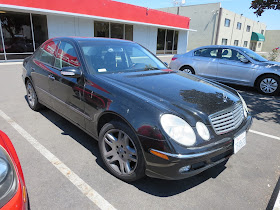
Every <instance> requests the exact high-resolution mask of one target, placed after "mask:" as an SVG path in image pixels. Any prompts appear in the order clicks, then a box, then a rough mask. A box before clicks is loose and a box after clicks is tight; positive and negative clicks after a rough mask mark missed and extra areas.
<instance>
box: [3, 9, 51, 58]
mask: <svg viewBox="0 0 280 210" xmlns="http://www.w3.org/2000/svg"><path fill="white" fill-rule="evenodd" d="M0 20H1V24H0V32H1V36H0V60H11V59H24V58H26V57H28V56H30V55H32V53H33V52H34V49H36V48H37V47H38V46H39V45H40V44H42V43H43V42H44V41H46V40H47V39H48V32H47V19H46V16H44V15H33V16H32V15H31V14H30V13H19V12H8V11H2V13H0ZM34 44H35V46H34Z"/></svg>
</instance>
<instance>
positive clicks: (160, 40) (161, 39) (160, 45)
mask: <svg viewBox="0 0 280 210" xmlns="http://www.w3.org/2000/svg"><path fill="white" fill-rule="evenodd" d="M165 32H166V30H164V29H158V35H157V54H164V43H165Z"/></svg>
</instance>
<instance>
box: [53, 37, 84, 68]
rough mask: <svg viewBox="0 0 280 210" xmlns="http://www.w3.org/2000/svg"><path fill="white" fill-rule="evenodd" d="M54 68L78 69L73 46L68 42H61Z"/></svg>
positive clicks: (78, 64)
mask: <svg viewBox="0 0 280 210" xmlns="http://www.w3.org/2000/svg"><path fill="white" fill-rule="evenodd" d="M54 66H55V67H57V68H59V69H61V68H63V67H69V66H74V67H79V66H80V63H79V61H78V57H77V53H76V50H75V48H74V46H73V45H72V44H70V43H68V42H61V43H60V45H59V49H58V50H57V53H56V56H55V63H54Z"/></svg>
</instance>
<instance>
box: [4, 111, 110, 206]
mask: <svg viewBox="0 0 280 210" xmlns="http://www.w3.org/2000/svg"><path fill="white" fill-rule="evenodd" d="M0 116H1V117H2V118H3V119H4V120H6V121H7V122H8V123H9V124H10V125H11V126H12V127H13V128H14V129H15V130H16V131H17V132H18V133H19V134H20V135H22V136H23V137H24V138H25V139H26V140H27V141H28V142H29V143H30V144H31V145H32V146H33V147H34V148H35V149H37V150H38V151H39V152H40V153H41V154H42V155H43V156H44V157H45V158H47V160H48V161H50V162H51V163H52V164H53V165H54V166H55V167H56V168H57V169H58V170H59V171H60V172H61V173H62V174H63V175H64V176H65V177H66V178H67V179H68V180H69V181H71V182H72V184H74V185H75V186H76V187H77V188H78V189H79V190H80V191H81V192H82V193H83V194H84V195H85V196H87V197H88V199H90V200H91V201H92V202H93V203H94V204H95V205H97V206H98V207H99V208H100V209H106V210H115V208H114V207H113V206H112V205H111V204H110V203H109V202H108V201H106V200H105V199H104V198H103V197H102V196H101V195H100V194H99V193H98V192H96V191H95V190H94V189H92V188H91V187H90V186H89V185H88V184H87V183H86V182H85V181H84V180H82V179H81V178H80V177H79V176H78V175H77V174H75V173H74V172H73V171H71V169H70V168H68V167H67V166H66V165H65V164H64V163H62V162H61V161H60V160H59V159H58V158H57V157H56V156H55V155H54V154H52V153H51V152H50V151H49V150H47V149H46V148H45V147H44V146H43V145H41V144H40V143H39V142H38V141H37V140H36V139H35V138H33V137H32V136H31V135H30V134H29V133H28V132H27V131H25V130H24V129H23V128H22V127H21V126H20V125H18V124H17V123H16V122H15V121H13V120H12V119H11V118H10V117H9V116H8V115H6V114H5V113H4V112H3V111H2V110H0Z"/></svg>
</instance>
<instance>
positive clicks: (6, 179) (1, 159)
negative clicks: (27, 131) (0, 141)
mask: <svg viewBox="0 0 280 210" xmlns="http://www.w3.org/2000/svg"><path fill="white" fill-rule="evenodd" d="M16 191H17V175H16V172H15V168H14V165H13V162H12V161H11V159H10V156H9V155H8V153H7V152H6V150H5V149H4V148H3V147H1V146H0V208H2V207H3V206H4V205H5V204H6V203H7V202H8V201H9V200H10V199H11V198H12V197H13V196H14V195H15V193H16Z"/></svg>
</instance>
